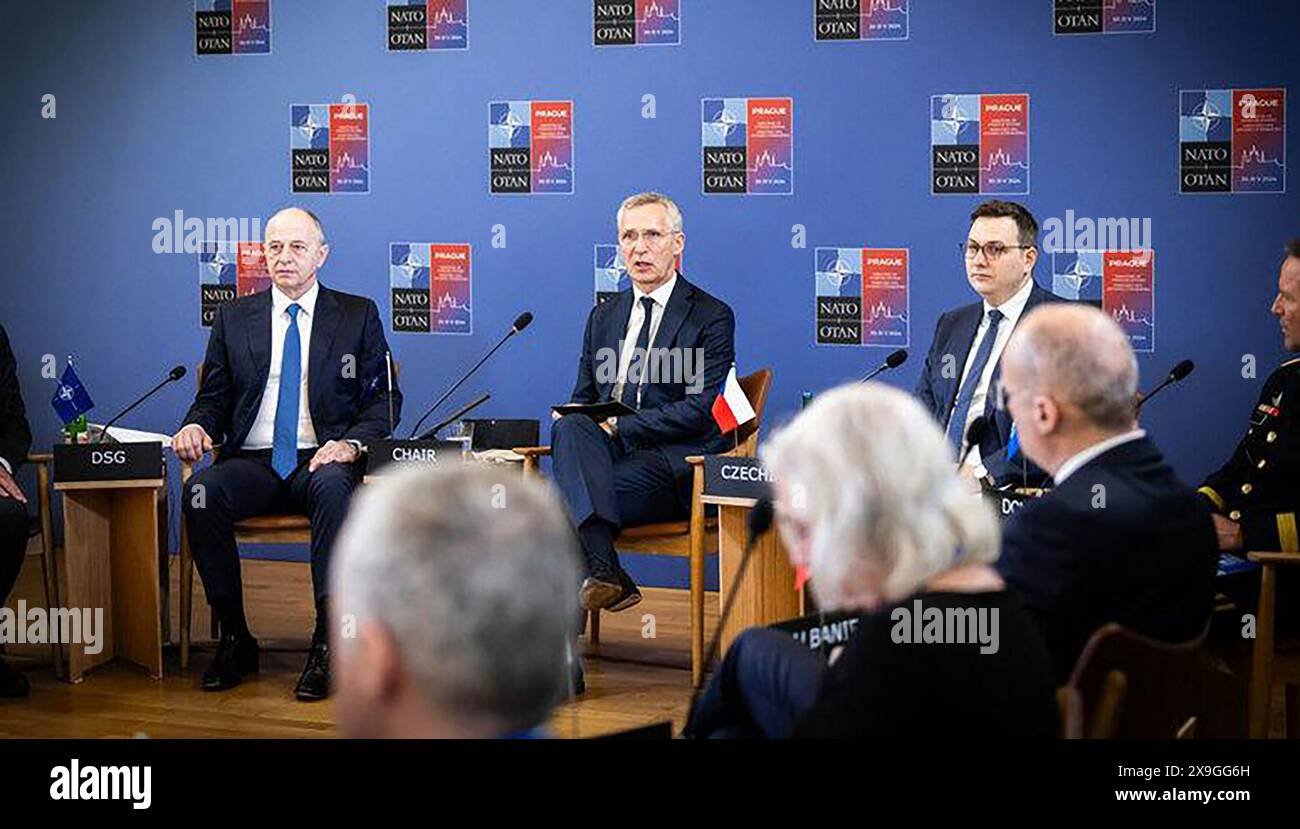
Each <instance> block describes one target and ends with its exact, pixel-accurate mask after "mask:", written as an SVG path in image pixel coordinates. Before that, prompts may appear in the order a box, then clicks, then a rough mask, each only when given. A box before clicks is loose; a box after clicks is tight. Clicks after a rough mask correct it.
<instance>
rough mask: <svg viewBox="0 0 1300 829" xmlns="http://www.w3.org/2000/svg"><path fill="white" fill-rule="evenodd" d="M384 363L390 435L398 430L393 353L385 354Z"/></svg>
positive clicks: (386, 352)
mask: <svg viewBox="0 0 1300 829" xmlns="http://www.w3.org/2000/svg"><path fill="white" fill-rule="evenodd" d="M384 363H385V364H386V365H387V369H388V434H390V435H391V434H392V433H393V429H395V428H397V421H396V418H395V417H394V416H393V352H391V351H385V352H384Z"/></svg>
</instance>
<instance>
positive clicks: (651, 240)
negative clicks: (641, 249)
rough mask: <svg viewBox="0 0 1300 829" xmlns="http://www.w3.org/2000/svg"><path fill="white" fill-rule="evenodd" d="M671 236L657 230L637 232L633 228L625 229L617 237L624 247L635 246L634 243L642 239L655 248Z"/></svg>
mask: <svg viewBox="0 0 1300 829" xmlns="http://www.w3.org/2000/svg"><path fill="white" fill-rule="evenodd" d="M672 236H673V234H671V233H662V232H660V231H658V230H646V231H642V232H640V233H638V232H637V231H635V230H626V231H624V232H623V235H622V236H619V237H618V243H619V244H620V245H622V246H623V247H625V248H631V247H636V243H637V242H638V241H639V240H641V239H644V240H645V243H646V244H647V245H648V246H650V247H652V248H657V247H659V246H660V245H662V244H663V243H664V242H666V241H668V239H670V238H671V237H672Z"/></svg>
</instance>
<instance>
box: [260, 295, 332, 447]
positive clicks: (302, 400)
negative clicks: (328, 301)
mask: <svg viewBox="0 0 1300 829" xmlns="http://www.w3.org/2000/svg"><path fill="white" fill-rule="evenodd" d="M318 294H320V283H319V282H317V283H316V284H314V285H312V286H311V289H310V290H309V291H307V293H305V294H303V295H302V296H301V297H299V298H298V299H296V300H294V299H289V297H287V296H285V295H284V294H283V293H281V292H280V289H279V288H277V287H275V286H272V287H271V370H270V372H269V373H268V374H267V375H266V388H265V389H264V390H263V391H262V404H261V405H260V406H259V407H258V409H257V417H255V418H254V419H253V427H252V428H251V429H250V430H249V432H248V439H247V440H245V441H244V448H245V449H270V448H271V447H272V444H273V443H274V439H275V407H276V405H277V404H278V403H279V398H280V374H281V366H282V364H283V363H284V335H285V334H286V333H287V332H288V331H289V306H290V305H292V304H293V303H295V302H297V303H298V306H299V307H300V308H302V310H301V311H299V312H298V340H299V342H300V343H302V364H301V366H300V368H301V370H302V376H301V377H300V378H299V379H298V382H299V383H300V386H299V390H298V448H299V449H311V448H312V447H314V446H316V427H315V426H314V425H313V424H312V422H311V407H310V406H308V405H307V373H308V372H307V366H309V365H311V363H310V357H311V321H312V317H314V316H315V311H316V297H317V295H318Z"/></svg>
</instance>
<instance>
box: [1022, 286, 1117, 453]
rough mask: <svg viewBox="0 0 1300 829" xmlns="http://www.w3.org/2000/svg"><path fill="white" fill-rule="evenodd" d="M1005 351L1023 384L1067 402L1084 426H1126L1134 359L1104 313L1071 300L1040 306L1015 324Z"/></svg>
mask: <svg viewBox="0 0 1300 829" xmlns="http://www.w3.org/2000/svg"><path fill="white" fill-rule="evenodd" d="M1007 353H1008V354H1009V355H1010V359H1012V360H1015V361H1016V364H1017V365H1018V366H1022V367H1023V368H1024V370H1025V378H1024V382H1025V384H1026V385H1027V386H1029V387H1031V388H1032V389H1034V390H1037V391H1039V392H1051V394H1052V395H1053V396H1055V397H1057V398H1059V399H1061V400H1064V401H1067V402H1069V403H1071V404H1073V405H1074V406H1075V407H1077V408H1078V409H1079V411H1080V412H1082V413H1083V417H1084V419H1085V420H1087V421H1088V422H1089V423H1090V424H1092V425H1094V426H1096V427H1098V428H1102V429H1128V428H1131V427H1132V425H1133V418H1134V409H1133V407H1134V401H1135V400H1136V395H1137V385H1138V366H1137V357H1136V356H1135V355H1134V354H1133V347H1132V346H1131V345H1130V344H1129V341H1128V337H1126V336H1125V335H1124V332H1123V330H1121V329H1120V327H1119V324H1118V323H1116V322H1115V320H1114V319H1112V318H1111V316H1110V314H1107V313H1105V312H1104V311H1102V310H1100V309H1098V308H1095V307H1093V306H1091V305H1086V304H1083V303H1077V302H1069V303H1051V304H1049V305H1044V306H1040V307H1038V308H1035V309H1034V310H1033V311H1031V312H1030V313H1029V314H1027V315H1026V316H1025V318H1024V319H1023V320H1022V321H1021V323H1020V325H1018V326H1016V331H1015V333H1014V334H1013V335H1012V342H1009V343H1008V344H1007ZM1012 391H1013V392H1016V393H1019V390H1018V389H1013V390H1012Z"/></svg>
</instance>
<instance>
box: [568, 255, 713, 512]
mask: <svg viewBox="0 0 1300 829" xmlns="http://www.w3.org/2000/svg"><path fill="white" fill-rule="evenodd" d="M632 297H633V292H632V291H631V290H627V291H623V292H621V293H620V294H619V295H618V296H617V297H615V298H613V299H610V300H608V301H607V302H604V303H602V304H601V305H598V306H596V307H595V308H593V309H591V313H590V314H589V315H588V316H587V330H586V333H585V334H584V335H583V339H582V355H581V357H580V358H579V361H578V381H577V383H575V384H574V386H573V395H572V397H571V399H572V400H573V401H574V402H575V403H596V402H599V401H603V400H609V399H611V398H612V396H613V393H614V384H615V382H616V381H617V379H618V378H617V377H616V376H614V375H616V371H599V370H598V369H599V368H600V363H599V360H600V354H601V349H612V351H606V352H605V353H606V354H614V355H617V354H618V353H619V348H620V346H621V345H622V341H623V338H624V336H625V335H626V334H627V322H628V319H629V318H630V317H631V314H632ZM735 331H736V318H735V315H734V314H732V312H731V308H730V307H728V306H727V304H726V303H725V302H722V301H721V300H719V299H716V298H714V297H712V296H710V295H709V294H707V293H705V292H704V291H702V290H700V289H699V288H697V287H696V286H695V285H692V284H691V283H690V282H688V281H686V277H684V276H682V275H681V274H678V275H677V284H676V286H674V288H673V292H672V295H671V296H669V297H668V304H667V305H666V306H665V308H664V311H663V318H662V319H661V320H660V322H659V330H658V332H657V333H656V334H655V339H654V342H653V343H651V348H652V349H655V350H658V349H661V348H674V349H700V351H701V353H702V354H703V365H702V366H701V365H698V364H697V365H696V368H697V370H701V369H702V371H701V374H702V380H701V381H700V382H701V384H702V385H701V387H700V389H699V391H698V392H692V391H690V390H689V388H688V386H689V385H691V384H690V383H685V382H664V381H665V380H671V379H672V378H671V377H670V376H669V372H668V371H667V370H663V371H661V372H660V373H659V375H658V376H659V379H660V382H658V383H652V382H650V380H649V379H647V380H646V383H645V388H644V389H643V391H642V395H641V409H640V410H639V411H638V412H637V413H636V414H635V415H629V416H627V417H620V418H619V419H618V434H619V438H620V439H621V440H622V442H623V445H624V446H626V447H627V448H629V449H658V450H659V451H661V452H663V453H664V455H665V457H667V459H668V463H669V464H670V465H671V466H672V468H673V475H674V477H675V478H676V479H677V484H678V497H679V499H681V500H682V503H683V504H685V505H689V504H690V479H691V468H690V465H689V464H687V463H686V457H687V456H688V455H701V454H715V453H718V452H724V451H726V450H727V449H728V448H730V443H729V440H728V438H727V437H725V436H723V435H722V433H721V432H719V430H718V426H717V424H716V423H714V421H713V414H712V408H713V401H714V399H715V398H716V397H717V396H718V391H719V390H720V389H721V388H722V384H723V383H724V382H726V379H727V372H728V371H730V369H731V365H732V363H733V362H735V359H736V347H735ZM614 367H615V368H616V367H617V364H615V366H614ZM653 376H654V375H651V377H653ZM683 379H686V378H683Z"/></svg>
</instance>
